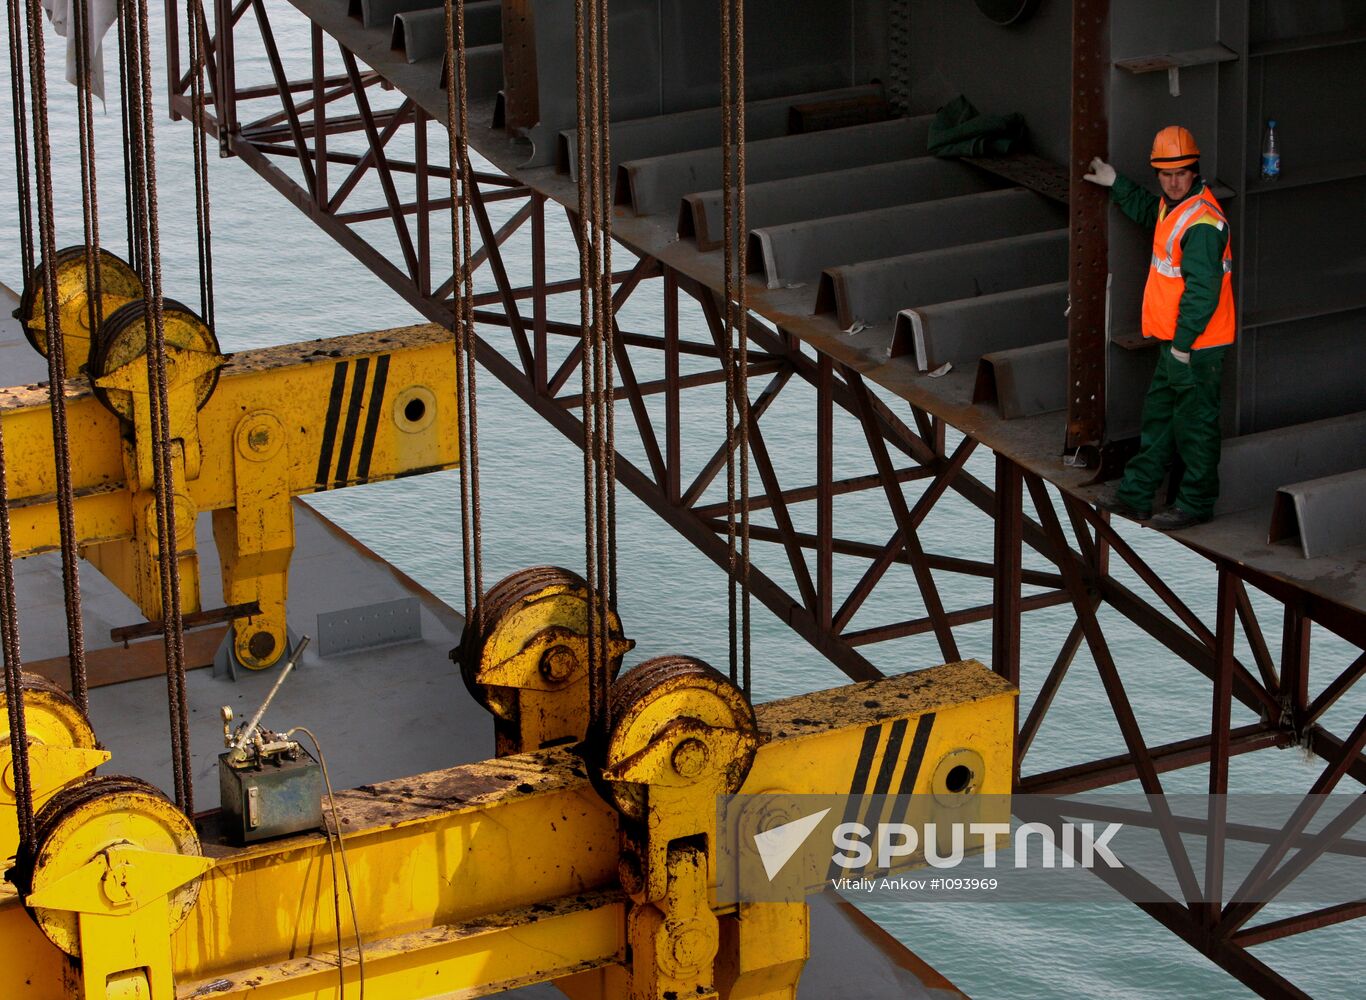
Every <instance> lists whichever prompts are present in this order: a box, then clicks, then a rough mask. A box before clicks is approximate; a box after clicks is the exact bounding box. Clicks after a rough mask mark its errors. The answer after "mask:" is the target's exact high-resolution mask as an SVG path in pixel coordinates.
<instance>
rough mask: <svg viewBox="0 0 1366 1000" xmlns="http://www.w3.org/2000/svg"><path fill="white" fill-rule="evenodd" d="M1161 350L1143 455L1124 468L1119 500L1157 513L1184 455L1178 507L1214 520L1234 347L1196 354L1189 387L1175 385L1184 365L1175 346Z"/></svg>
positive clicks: (1147, 402)
mask: <svg viewBox="0 0 1366 1000" xmlns="http://www.w3.org/2000/svg"><path fill="white" fill-rule="evenodd" d="M1159 350H1160V352H1161V353H1160V354H1159V356H1158V359H1157V370H1156V371H1154V372H1153V380H1152V382H1151V383H1150V384H1149V385H1148V395H1147V397H1146V398H1145V399H1144V400H1143V431H1142V435H1141V437H1140V438H1139V449H1138V454H1137V455H1135V456H1134V457H1133V458H1132V459H1130V460H1129V464H1128V465H1126V466H1125V467H1124V479H1123V480H1122V481H1121V482H1120V484H1119V499H1120V500H1122V501H1123V502H1124V503H1126V504H1128V505H1129V506H1130V507H1133V508H1134V509H1135V510H1152V507H1153V496H1154V495H1155V494H1156V493H1157V489H1158V487H1159V486H1161V485H1162V478H1163V477H1164V476H1165V475H1166V474H1167V472H1168V470H1169V469H1170V468H1171V465H1172V460H1173V459H1174V458H1175V457H1176V456H1177V455H1180V456H1181V462H1182V464H1184V465H1185V473H1184V475H1182V477H1181V486H1180V488H1179V489H1178V490H1177V493H1176V505H1177V506H1178V507H1180V508H1181V509H1182V510H1184V511H1185V512H1186V513H1188V514H1193V515H1195V516H1196V517H1199V518H1209V517H1211V516H1213V514H1214V501H1215V500H1217V499H1218V498H1219V438H1220V434H1219V383H1220V382H1221V381H1222V379H1223V375H1224V352H1225V351H1227V350H1228V348H1226V347H1208V348H1205V349H1204V350H1202V351H1191V361H1190V371H1191V375H1192V376H1193V379H1194V384H1193V385H1189V386H1183V387H1177V386H1173V385H1172V382H1171V376H1172V372H1173V370H1174V369H1176V368H1178V367H1179V366H1180V362H1179V361H1173V360H1172V345H1171V342H1170V341H1163V342H1162V344H1161V345H1160V348H1159ZM1179 376H1180V373H1179V372H1178V377H1179Z"/></svg>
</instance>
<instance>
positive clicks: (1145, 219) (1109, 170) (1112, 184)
mask: <svg viewBox="0 0 1366 1000" xmlns="http://www.w3.org/2000/svg"><path fill="white" fill-rule="evenodd" d="M1082 180H1087V181H1090V182H1091V183H1092V184H1098V185H1100V186H1101V187H1107V188H1109V189H1110V200H1111V201H1113V202H1114V203H1115V204H1116V205H1118V206H1119V209H1120V211H1121V212H1123V213H1124V214H1125V215H1127V216H1128V217H1129V218H1131V219H1133V220H1134V221H1135V222H1137V223H1138V224H1139V225H1140V226H1142V227H1143V228H1144V229H1152V228H1154V227H1155V226H1156V225H1157V207H1158V204H1159V200H1158V197H1157V195H1155V194H1153V193H1152V192H1150V191H1145V190H1144V189H1143V188H1141V187H1139V186H1138V185H1137V184H1135V183H1134V182H1133V181H1131V180H1129V178H1127V177H1125V176H1124V175H1123V174H1121V173H1119V172H1118V171H1116V170H1115V168H1114V167H1112V166H1110V164H1108V163H1106V162H1105V161H1104V160H1102V159H1101V158H1100V157H1099V156H1097V157H1096V158H1095V159H1093V160H1092V161H1091V172H1090V173H1088V174H1082Z"/></svg>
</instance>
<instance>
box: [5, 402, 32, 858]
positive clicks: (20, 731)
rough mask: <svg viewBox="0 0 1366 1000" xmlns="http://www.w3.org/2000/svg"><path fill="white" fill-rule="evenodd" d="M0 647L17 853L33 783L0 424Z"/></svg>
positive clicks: (25, 850)
mask: <svg viewBox="0 0 1366 1000" xmlns="http://www.w3.org/2000/svg"><path fill="white" fill-rule="evenodd" d="M0 647H3V652H4V660H5V707H6V709H7V711H8V715H9V740H10V748H11V750H10V753H11V754H12V759H13V761H14V764H13V768H14V779H13V781H14V799H15V812H16V814H17V819H18V827H19V857H20V858H21V859H22V858H26V857H29V856H31V854H32V850H33V783H32V780H31V778H30V776H29V760H28V725H27V721H26V719H25V711H24V689H23V670H24V665H23V660H22V659H21V658H20V655H19V607H18V600H17V597H16V595H15V592H14V544H13V540H12V539H11V537H10V523H9V482H8V479H7V478H6V473H5V436H4V433H3V429H2V428H0Z"/></svg>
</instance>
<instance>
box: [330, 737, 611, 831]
mask: <svg viewBox="0 0 1366 1000" xmlns="http://www.w3.org/2000/svg"><path fill="white" fill-rule="evenodd" d="M587 782H588V771H587V770H586V769H585V767H584V763H583V760H582V759H581V758H580V757H579V756H578V755H577V754H575V753H574V752H573V751H572V750H569V749H559V748H556V749H551V750H538V751H536V752H534V753H525V754H515V755H513V756H509V757H500V758H498V759H497V760H489V761H481V762H479V763H476V764H462V765H460V766H458V767H451V768H447V769H446V770H444V771H430V772H428V773H426V774H418V775H414V776H412V777H407V778H395V779H394V780H393V781H385V782H380V783H377V784H373V785H361V786H360V787H359V788H352V789H348V790H347V791H344V792H338V793H337V812H338V816H339V818H340V820H341V825H342V829H343V830H357V829H368V828H373V827H383V826H398V825H400V824H406V823H411V822H417V821H420V820H423V819H426V818H428V817H431V816H434V815H440V814H446V813H451V812H467V811H476V810H479V809H483V808H486V807H488V806H490V805H492V804H494V803H497V802H502V801H507V800H509V799H513V798H521V797H523V796H531V795H541V794H547V793H555V792H563V791H565V790H567V789H573V788H578V787H584V788H587Z"/></svg>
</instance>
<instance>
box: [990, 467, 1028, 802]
mask: <svg viewBox="0 0 1366 1000" xmlns="http://www.w3.org/2000/svg"><path fill="white" fill-rule="evenodd" d="M995 528H996V541H995V563H996V573H995V575H994V576H993V577H992V592H991V669H992V670H994V671H996V673H998V674H1000V675H1001V676H1002V677H1004V678H1005V679H1006V680H1008V681H1010V683H1012V684H1014V685H1015V686H1016V687H1017V688H1018V687H1019V686H1020V611H1021V608H1020V582H1021V575H1022V573H1023V571H1024V546H1023V540H1024V480H1023V479H1022V477H1021V475H1020V467H1019V466H1018V465H1016V464H1015V463H1014V462H1012V461H1011V460H1010V459H1009V458H1007V457H1006V456H1005V455H1002V454H1001V453H1000V452H997V454H996V523H995ZM1019 731H1020V703H1019V699H1018V698H1017V699H1016V701H1015V732H1016V733H1017V734H1018V733H1019ZM1022 753H1023V748H1022V747H1021V746H1020V744H1019V742H1018V741H1017V742H1016V754H1015V773H1014V777H1013V780H1012V782H1011V784H1012V786H1014V785H1017V784H1018V783H1019V780H1020V758H1021V756H1022Z"/></svg>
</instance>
